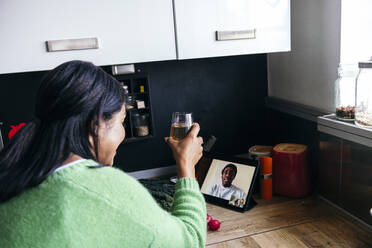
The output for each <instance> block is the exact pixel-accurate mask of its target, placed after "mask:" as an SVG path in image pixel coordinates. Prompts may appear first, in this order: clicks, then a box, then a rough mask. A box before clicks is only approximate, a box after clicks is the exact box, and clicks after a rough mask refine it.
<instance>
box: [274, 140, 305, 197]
mask: <svg viewBox="0 0 372 248" xmlns="http://www.w3.org/2000/svg"><path fill="white" fill-rule="evenodd" d="M273 163H274V165H273V168H274V169H273V172H274V173H273V184H274V192H275V193H276V194H278V195H285V196H289V197H303V196H306V195H307V194H308V193H309V192H310V171H309V164H308V158H307V146H306V145H300V144H287V143H283V144H279V145H276V146H275V147H274V148H273Z"/></svg>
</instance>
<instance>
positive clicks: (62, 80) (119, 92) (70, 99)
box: [0, 61, 126, 202]
mask: <svg viewBox="0 0 372 248" xmlns="http://www.w3.org/2000/svg"><path fill="white" fill-rule="evenodd" d="M125 100H126V95H125V93H124V90H123V89H122V88H121V87H120V84H119V82H118V81H117V80H116V79H114V78H113V77H112V76H110V75H109V74H107V73H106V72H104V71H103V70H102V69H101V68H99V67H97V66H95V65H93V64H92V63H90V62H84V61H70V62H66V63H63V64H61V65H60V66H58V67H56V68H55V69H53V70H51V71H49V72H47V73H46V75H45V76H44V77H43V79H42V81H41V85H40V88H39V90H38V93H37V97H36V104H35V118H34V119H33V120H32V121H31V122H29V123H28V124H27V125H26V126H24V127H23V128H22V129H21V130H20V131H18V132H17V133H16V134H15V135H14V136H13V138H12V139H11V140H10V142H9V144H8V145H7V146H6V147H4V149H3V150H2V151H1V152H0V202H3V201H6V200H8V199H10V198H12V197H14V196H16V195H18V194H20V193H21V192H22V191H24V190H25V189H27V188H30V187H34V186H37V185H39V184H40V183H42V182H43V181H44V180H45V179H46V178H47V177H48V176H49V175H50V174H52V173H53V172H54V170H55V169H56V168H58V167H59V166H60V165H61V163H62V162H63V161H65V160H66V159H67V158H68V156H69V155H70V154H71V153H74V154H76V155H79V156H81V157H83V158H86V159H94V160H96V161H97V160H98V126H99V123H100V120H109V119H111V118H112V116H113V115H114V114H115V113H117V112H119V111H120V110H121V108H122V107H123V104H124V103H125ZM89 135H91V136H92V137H93V147H91V144H90V143H89ZM92 149H93V150H94V152H92Z"/></svg>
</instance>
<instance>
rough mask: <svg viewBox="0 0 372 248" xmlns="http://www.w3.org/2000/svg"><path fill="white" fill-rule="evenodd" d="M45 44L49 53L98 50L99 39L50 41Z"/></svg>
mask: <svg viewBox="0 0 372 248" xmlns="http://www.w3.org/2000/svg"><path fill="white" fill-rule="evenodd" d="M45 43H46V47H47V51H48V52H56V51H71V50H83V49H98V39H97V38H83V39H66V40H48V41H46V42H45Z"/></svg>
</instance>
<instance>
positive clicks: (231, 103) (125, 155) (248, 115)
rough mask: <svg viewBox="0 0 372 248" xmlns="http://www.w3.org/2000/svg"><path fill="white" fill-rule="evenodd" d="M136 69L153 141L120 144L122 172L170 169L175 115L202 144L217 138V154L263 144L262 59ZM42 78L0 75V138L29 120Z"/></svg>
mask: <svg viewBox="0 0 372 248" xmlns="http://www.w3.org/2000/svg"><path fill="white" fill-rule="evenodd" d="M136 69H140V70H141V72H144V73H147V74H148V75H149V81H150V87H151V92H150V94H151V100H152V105H153V106H152V108H153V115H154V120H155V132H156V137H155V138H153V139H149V140H146V141H141V142H137V143H129V144H122V145H121V146H120V147H119V149H118V152H117V156H116V159H115V165H116V166H118V167H120V168H122V169H123V170H125V171H128V172H129V171H137V170H144V169H152V168H157V167H163V166H169V165H173V164H174V161H173V159H172V154H171V151H170V149H169V148H168V147H167V144H166V143H165V142H164V137H165V136H168V135H169V127H170V121H171V113H172V112H174V111H190V112H193V114H194V119H195V121H197V122H199V123H200V125H201V132H200V135H201V136H202V137H204V138H205V139H207V137H208V136H209V135H214V136H216V137H217V138H218V140H217V143H216V145H215V147H214V148H213V150H214V151H216V152H220V153H226V154H238V153H246V152H247V151H248V148H249V147H250V146H251V145H255V144H265V142H266V141H267V139H268V137H265V133H267V130H266V129H265V127H266V125H265V123H266V121H265V111H266V108H265V97H266V96H267V76H266V55H265V54H260V55H245V56H231V57H219V58H207V59H193V60H181V61H163V62H150V63H140V64H136ZM43 74H44V72H29V73H16V74H3V75H0V106H1V107H0V121H2V122H4V127H3V135H4V134H6V133H7V132H8V131H9V126H10V125H14V124H17V123H19V122H27V121H28V120H30V119H32V116H33V112H34V110H33V108H34V97H35V95H36V91H37V89H38V86H39V81H40V78H41V77H42V75H43ZM4 136H5V135H4ZM266 136H267V135H266ZM4 139H5V142H6V140H7V138H5V137H4Z"/></svg>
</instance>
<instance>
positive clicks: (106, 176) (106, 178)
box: [52, 160, 147, 201]
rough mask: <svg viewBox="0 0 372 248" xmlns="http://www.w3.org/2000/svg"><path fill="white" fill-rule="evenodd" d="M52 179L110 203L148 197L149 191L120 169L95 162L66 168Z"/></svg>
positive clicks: (85, 162) (89, 161)
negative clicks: (136, 197)
mask: <svg viewBox="0 0 372 248" xmlns="http://www.w3.org/2000/svg"><path fill="white" fill-rule="evenodd" d="M52 177H54V179H55V180H56V181H60V182H59V183H62V184H66V185H69V186H70V187H71V188H74V189H75V190H83V191H87V193H89V194H91V195H93V196H95V197H97V198H104V199H109V200H110V201H120V198H124V197H123V196H124V195H125V198H128V197H129V198H133V197H134V196H136V195H137V196H138V195H147V190H146V189H145V188H144V187H143V186H142V184H140V183H139V182H138V181H137V180H136V179H135V178H133V177H131V176H129V175H128V174H127V173H125V172H124V171H122V170H120V169H118V168H113V167H110V166H105V165H104V166H102V165H99V164H98V163H97V162H95V161H93V160H85V161H83V162H80V163H79V164H76V165H73V166H71V168H65V169H63V170H61V171H58V172H56V173H55V175H52Z"/></svg>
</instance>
